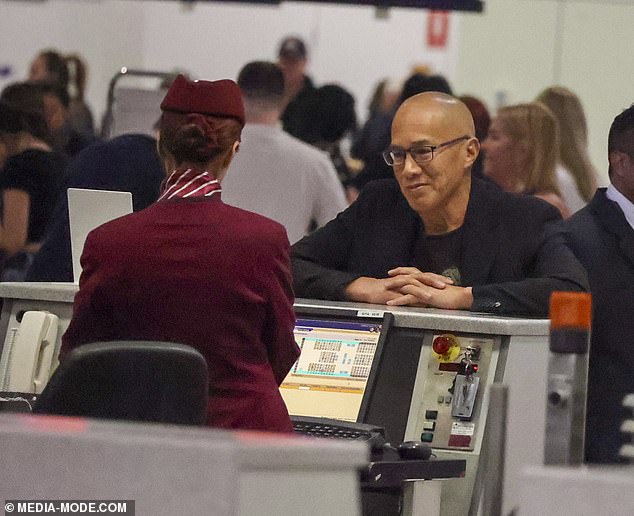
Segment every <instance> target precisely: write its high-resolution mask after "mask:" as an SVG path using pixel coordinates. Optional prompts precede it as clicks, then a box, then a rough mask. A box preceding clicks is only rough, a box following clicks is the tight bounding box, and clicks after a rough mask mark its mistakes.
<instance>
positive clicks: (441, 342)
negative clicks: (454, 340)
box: [431, 335, 451, 355]
mask: <svg viewBox="0 0 634 516" xmlns="http://www.w3.org/2000/svg"><path fill="white" fill-rule="evenodd" d="M431 347H432V349H433V350H434V352H435V353H437V354H438V355H444V354H445V353H447V351H449V348H450V347H451V339H449V337H447V336H445V335H441V336H440V337H436V338H435V339H434V342H433V344H432V345H431Z"/></svg>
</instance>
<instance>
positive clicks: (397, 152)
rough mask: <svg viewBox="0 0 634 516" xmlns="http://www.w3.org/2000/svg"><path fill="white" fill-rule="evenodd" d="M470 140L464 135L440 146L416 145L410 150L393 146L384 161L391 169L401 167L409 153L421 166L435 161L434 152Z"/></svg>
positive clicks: (384, 156) (386, 153) (385, 152)
mask: <svg viewBox="0 0 634 516" xmlns="http://www.w3.org/2000/svg"><path fill="white" fill-rule="evenodd" d="M469 138H471V136H467V135H464V136H461V137H460V138H455V139H453V140H449V141H448V142H444V143H439V144H438V145H421V144H416V143H415V144H414V145H412V146H411V147H410V148H409V149H404V148H403V147H398V146H397V145H392V146H390V147H388V149H387V150H386V151H383V159H384V160H385V162H386V163H387V164H388V165H389V166H391V167H393V166H395V165H396V166H401V165H402V164H403V163H405V157H406V155H407V153H408V152H409V154H410V156H411V157H412V159H413V160H414V161H415V162H416V163H417V164H419V165H420V164H421V163H427V162H429V161H431V160H432V159H434V152H435V151H437V150H438V149H442V148H443V147H449V146H450V145H455V144H456V143H458V142H462V141H464V140H468V139H469Z"/></svg>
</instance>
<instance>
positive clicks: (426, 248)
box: [413, 227, 462, 285]
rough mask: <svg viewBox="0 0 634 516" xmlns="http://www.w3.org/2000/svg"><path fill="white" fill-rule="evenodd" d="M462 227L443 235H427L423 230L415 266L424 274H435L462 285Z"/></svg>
mask: <svg viewBox="0 0 634 516" xmlns="http://www.w3.org/2000/svg"><path fill="white" fill-rule="evenodd" d="M461 245H462V227H460V228H458V229H456V230H454V231H451V232H449V233H445V234H442V235H427V234H425V232H424V231H423V230H422V229H421V230H420V231H419V233H418V237H417V239H416V246H415V250H414V260H413V262H414V263H413V265H414V267H417V268H418V269H420V270H421V271H423V272H435V273H436V274H440V275H442V276H445V277H447V278H451V279H452V280H453V281H454V285H461V284H462V282H461V280H462V274H461V272H460V270H461V269H460V267H461V252H460V250H461Z"/></svg>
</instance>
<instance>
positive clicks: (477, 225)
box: [461, 179, 501, 286]
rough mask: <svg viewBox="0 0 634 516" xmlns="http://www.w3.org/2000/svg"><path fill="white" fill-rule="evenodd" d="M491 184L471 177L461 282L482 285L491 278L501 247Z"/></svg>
mask: <svg viewBox="0 0 634 516" xmlns="http://www.w3.org/2000/svg"><path fill="white" fill-rule="evenodd" d="M496 207H497V203H496V202H495V199H494V196H493V195H491V193H490V192H489V187H488V186H487V185H485V184H483V182H482V181H480V180H478V179H472V180H471V195H470V196H469V204H468V205H467V213H466V215H465V221H464V226H463V227H464V231H463V237H462V264H461V269H462V284H463V285H467V286H472V285H482V284H483V283H486V282H487V280H488V278H489V272H490V271H491V267H492V266H493V263H494V262H495V258H496V256H497V254H498V250H499V247H500V244H501V242H500V236H499V227H500V216H499V214H498V212H497V210H496Z"/></svg>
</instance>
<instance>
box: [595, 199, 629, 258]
mask: <svg viewBox="0 0 634 516" xmlns="http://www.w3.org/2000/svg"><path fill="white" fill-rule="evenodd" d="M591 206H592V209H593V210H594V211H595V213H596V214H597V215H598V217H599V220H600V221H601V223H602V224H603V227H604V230H605V231H607V232H608V233H612V234H613V235H614V236H615V237H616V238H617V239H618V241H619V246H620V248H621V251H622V252H623V255H624V256H625V257H627V259H628V260H629V261H630V262H631V263H632V265H633V266H634V229H632V227H631V226H630V225H629V224H628V223H627V220H625V216H624V215H623V212H622V211H621V208H620V207H619V205H618V204H617V203H615V202H613V201H611V200H610V199H608V198H607V197H606V195H605V189H604V188H602V189H600V190H598V191H597V193H596V194H595V195H594V197H593V199H592V201H591Z"/></svg>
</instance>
